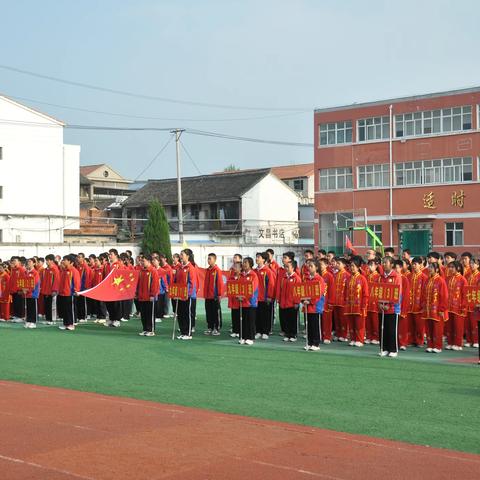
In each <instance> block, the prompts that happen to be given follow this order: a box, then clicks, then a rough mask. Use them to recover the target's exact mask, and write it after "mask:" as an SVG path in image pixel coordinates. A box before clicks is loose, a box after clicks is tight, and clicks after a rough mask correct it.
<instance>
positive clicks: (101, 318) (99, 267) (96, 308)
mask: <svg viewBox="0 0 480 480" xmlns="http://www.w3.org/2000/svg"><path fill="white" fill-rule="evenodd" d="M106 260H107V257H105V256H102V254H100V255H99V256H98V257H96V258H95V260H94V262H93V268H92V277H91V288H93V287H96V286H97V285H98V284H99V283H101V282H102V281H103V279H104V278H105V273H104V272H105V262H106ZM91 308H92V314H93V315H95V323H105V322H106V320H107V307H106V305H105V302H103V301H101V300H92V305H91Z"/></svg>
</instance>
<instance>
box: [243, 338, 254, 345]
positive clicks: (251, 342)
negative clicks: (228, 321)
mask: <svg viewBox="0 0 480 480" xmlns="http://www.w3.org/2000/svg"><path fill="white" fill-rule="evenodd" d="M245 345H253V340H250V339H248V340H245Z"/></svg>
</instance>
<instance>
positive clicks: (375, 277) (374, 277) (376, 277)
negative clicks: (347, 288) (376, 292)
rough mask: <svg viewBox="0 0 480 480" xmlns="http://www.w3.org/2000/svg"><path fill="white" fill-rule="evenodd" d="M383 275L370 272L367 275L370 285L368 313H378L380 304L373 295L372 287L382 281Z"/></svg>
mask: <svg viewBox="0 0 480 480" xmlns="http://www.w3.org/2000/svg"><path fill="white" fill-rule="evenodd" d="M380 278H381V275H380V273H379V272H378V270H377V271H375V272H373V273H372V272H370V271H369V272H368V273H367V282H368V285H369V297H368V305H367V312H378V302H377V299H376V298H375V297H374V296H373V295H371V285H372V284H373V283H378V282H379V281H380Z"/></svg>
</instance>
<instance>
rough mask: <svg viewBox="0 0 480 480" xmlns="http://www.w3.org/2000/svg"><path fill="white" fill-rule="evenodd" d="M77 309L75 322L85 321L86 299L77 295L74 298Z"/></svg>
mask: <svg viewBox="0 0 480 480" xmlns="http://www.w3.org/2000/svg"><path fill="white" fill-rule="evenodd" d="M75 303H76V307H77V320H85V319H86V318H87V297H84V296H83V295H79V296H78V297H75Z"/></svg>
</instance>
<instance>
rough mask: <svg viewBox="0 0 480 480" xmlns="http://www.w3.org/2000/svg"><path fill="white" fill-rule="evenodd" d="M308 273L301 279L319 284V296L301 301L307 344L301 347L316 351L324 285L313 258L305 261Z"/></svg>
mask: <svg viewBox="0 0 480 480" xmlns="http://www.w3.org/2000/svg"><path fill="white" fill-rule="evenodd" d="M306 263H307V266H308V270H309V274H308V277H307V278H305V279H304V280H303V281H304V282H305V283H313V284H319V285H320V298H317V299H316V300H311V299H306V300H304V302H303V311H304V312H306V314H307V345H305V347H303V348H304V349H305V350H311V351H318V350H320V340H321V338H320V337H321V334H320V330H321V328H320V318H321V317H320V316H321V315H322V313H323V308H324V305H325V290H326V285H325V281H324V280H323V277H322V276H321V275H320V274H319V273H318V270H319V267H320V265H319V263H318V262H317V261H315V260H313V259H312V260H308V261H307V262H306Z"/></svg>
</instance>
